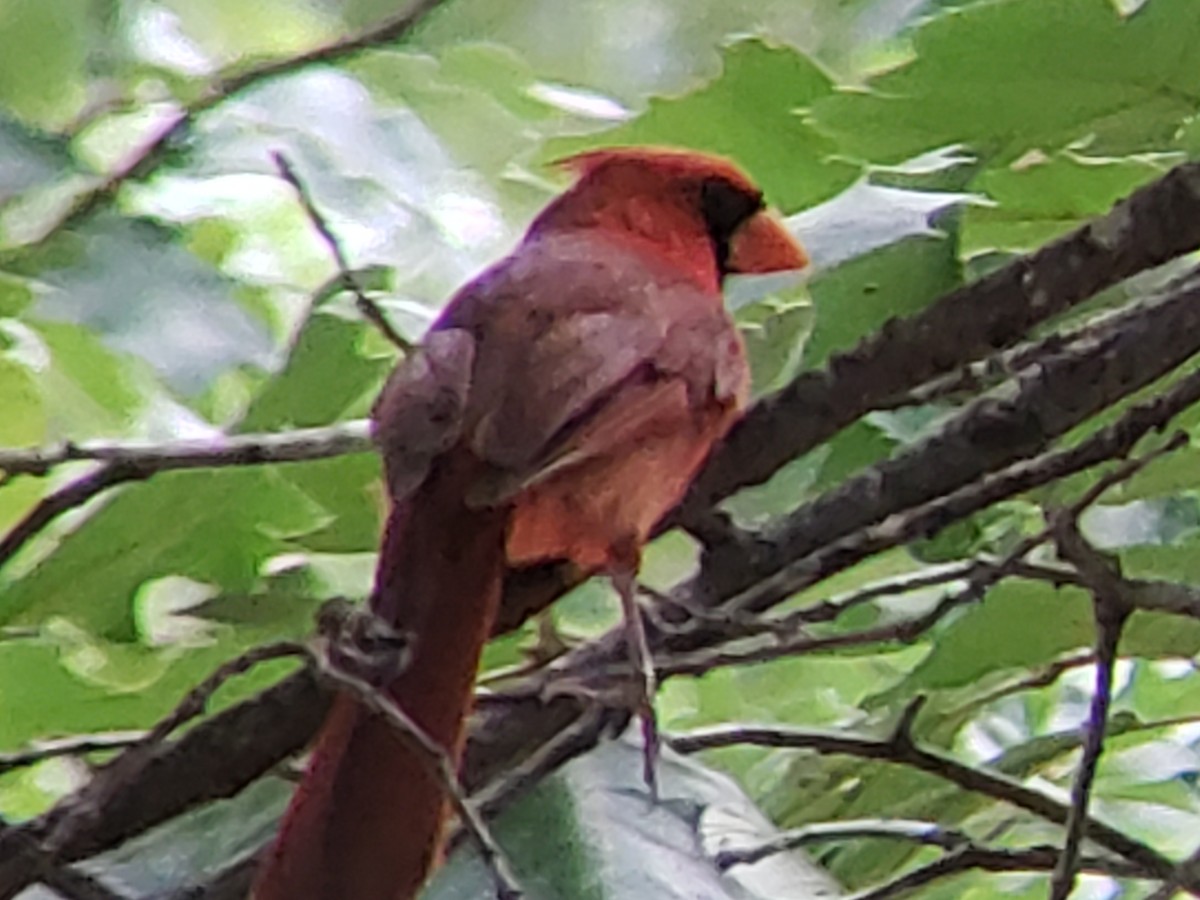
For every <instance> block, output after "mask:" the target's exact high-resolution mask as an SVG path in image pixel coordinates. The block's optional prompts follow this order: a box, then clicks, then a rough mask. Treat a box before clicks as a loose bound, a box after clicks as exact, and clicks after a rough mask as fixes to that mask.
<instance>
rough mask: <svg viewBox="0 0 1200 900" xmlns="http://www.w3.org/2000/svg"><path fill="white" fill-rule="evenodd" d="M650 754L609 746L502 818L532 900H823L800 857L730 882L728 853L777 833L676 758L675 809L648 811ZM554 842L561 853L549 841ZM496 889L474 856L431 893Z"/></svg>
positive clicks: (627, 745) (671, 767)
mask: <svg viewBox="0 0 1200 900" xmlns="http://www.w3.org/2000/svg"><path fill="white" fill-rule="evenodd" d="M640 759H641V750H640V749H639V748H638V747H636V746H634V744H633V743H632V742H631V741H628V740H622V741H607V742H603V743H601V744H600V745H599V746H598V747H597V748H596V749H595V750H592V751H591V752H589V753H588V754H586V755H584V756H582V757H579V758H577V759H575V760H573V761H572V762H571V763H569V764H568V765H567V766H566V767H565V768H564V769H563V770H561V771H560V772H559V773H556V774H555V775H553V776H551V777H550V778H549V779H547V780H546V781H544V782H543V783H542V784H540V785H539V786H538V787H537V788H536V789H535V790H534V791H532V792H531V793H530V794H529V795H528V796H527V797H525V798H523V799H522V800H520V801H518V803H517V804H515V805H514V806H513V808H512V809H510V810H508V811H507V812H505V813H504V815H503V816H501V818H500V820H499V822H498V823H497V825H496V837H497V840H498V841H499V842H500V843H501V845H502V846H504V848H505V849H506V851H507V852H508V854H509V858H510V859H511V860H512V862H513V864H514V866H515V868H516V875H517V878H518V880H519V881H520V883H521V887H522V888H523V889H524V890H525V891H526V892H527V894H528V896H529V897H530V898H531V900H553V898H560V897H571V898H596V900H601V898H605V900H642V898H646V897H654V898H660V900H672V898H679V900H685V898H686V900H733V898H738V900H767V898H772V900H813V898H816V897H825V896H834V894H835V886H834V884H833V881H832V880H831V879H830V878H829V876H828V875H826V874H825V873H824V872H823V871H822V870H821V869H820V868H819V867H818V866H816V865H815V864H813V863H812V862H811V861H809V860H808V858H807V857H806V856H805V855H804V854H802V853H797V852H792V853H783V854H778V855H774V856H772V857H770V858H769V859H768V860H765V861H764V862H761V863H758V864H756V865H754V866H744V867H743V866H739V867H736V868H735V869H733V870H731V871H730V872H728V873H724V874H723V873H720V872H719V871H718V870H717V869H716V867H715V866H714V865H713V863H712V859H713V856H714V855H715V854H716V852H717V851H718V850H719V849H722V848H727V847H733V846H737V847H742V846H747V845H749V844H750V843H752V842H755V841H761V840H765V839H767V838H769V837H770V836H771V835H773V834H774V833H775V830H774V828H773V827H772V826H771V824H770V822H768V821H767V820H766V818H765V817H764V816H763V815H762V813H760V812H759V811H758V810H757V809H756V808H755V807H754V805H753V804H752V803H750V801H749V800H748V799H747V798H746V797H745V795H744V794H743V793H742V792H741V791H740V790H739V789H738V788H737V787H736V786H735V785H734V784H733V783H731V782H730V781H729V780H728V779H727V778H725V777H724V776H722V775H719V774H717V773H715V772H713V771H711V770H709V769H707V768H705V767H704V766H702V765H700V764H699V763H697V762H696V761H694V760H689V759H684V758H680V757H678V756H677V755H675V754H673V753H671V752H670V751H669V750H668V751H666V752H665V753H664V755H663V757H662V759H661V762H660V770H659V775H660V781H661V785H662V794H663V797H664V799H663V801H661V802H660V803H658V804H653V805H647V803H646V794H645V785H644V784H642V782H641V774H640V773H641V766H640ZM548 841H549V843H547V842H548ZM493 890H494V887H493V885H492V882H491V878H490V876H489V874H488V872H487V870H486V869H485V868H484V867H483V865H482V864H481V863H480V861H479V860H478V858H477V857H476V855H475V854H474V853H473V851H472V848H470V847H469V846H464V847H463V849H462V850H459V851H457V852H456V853H455V854H454V855H453V856H452V857H451V858H450V860H449V862H448V863H447V865H446V866H445V867H444V868H443V869H441V870H440V871H439V872H438V873H437V875H436V876H435V877H434V879H433V881H432V883H431V884H430V885H429V887H428V888H426V890H425V891H424V892H423V893H422V894H421V896H422V898H424V900H449V898H458V897H483V896H487V895H488V894H489V892H491V891H493Z"/></svg>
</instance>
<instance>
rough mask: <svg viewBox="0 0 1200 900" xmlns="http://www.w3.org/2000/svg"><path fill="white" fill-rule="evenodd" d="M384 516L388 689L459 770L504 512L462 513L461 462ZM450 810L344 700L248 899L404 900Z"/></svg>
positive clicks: (377, 606)
mask: <svg viewBox="0 0 1200 900" xmlns="http://www.w3.org/2000/svg"><path fill="white" fill-rule="evenodd" d="M441 462H442V463H445V465H439V466H438V470H437V471H435V472H434V473H433V474H432V475H431V477H430V478H429V480H428V481H427V482H426V483H425V485H423V486H422V487H421V488H420V489H419V491H418V492H417V494H416V495H415V496H413V497H412V498H410V499H409V500H407V501H405V502H404V503H403V504H401V505H398V506H396V507H395V508H393V509H392V511H391V514H390V515H389V517H388V522H387V528H386V530H385V532H384V537H383V545H382V548H381V550H380V555H379V568H378V571H377V573H376V594H375V600H374V610H375V612H376V614H377V615H379V616H380V617H381V618H383V619H385V620H386V621H388V622H389V623H391V624H393V625H395V626H397V627H399V628H401V629H404V630H405V631H407V632H409V633H410V634H411V635H412V642H413V644H412V657H411V660H410V663H409V666H408V667H407V668H406V669H405V671H404V672H403V674H402V675H401V676H400V677H399V678H398V679H397V680H396V681H395V682H394V683H393V684H392V685H391V686H390V688H389V693H390V694H391V696H392V698H393V699H394V700H395V701H396V702H397V703H398V704H399V705H400V707H401V708H402V709H403V710H404V711H405V712H406V713H408V715H409V716H410V717H411V718H412V719H413V720H414V721H415V722H416V723H417V724H418V725H419V726H420V727H421V728H422V729H423V730H424V731H425V733H426V734H428V735H429V736H430V737H432V738H433V739H434V740H435V741H437V742H438V743H439V744H440V745H441V746H443V747H444V748H446V749H447V751H448V752H449V753H450V755H451V758H452V759H453V760H454V761H455V762H456V763H457V761H458V759H459V756H460V754H461V751H462V744H463V739H464V731H465V722H466V717H467V714H468V712H469V711H470V705H471V695H472V687H473V684H474V680H475V673H476V669H477V667H478V663H479V655H480V652H481V651H482V649H483V645H484V643H485V642H486V641H487V639H488V636H489V635H490V633H491V630H492V624H493V622H494V620H495V618H496V612H497V608H498V606H499V602H500V589H501V578H502V575H503V565H504V530H505V516H504V513H503V512H502V511H500V510H477V509H469V508H468V507H467V505H466V503H465V501H464V499H463V498H464V495H465V490H464V489H463V488H464V487H465V485H466V483H467V481H468V479H469V477H470V470H469V465H464V464H460V463H462V462H463V461H462V460H461V459H457V460H456V459H454V458H447V459H443V460H442V461H441ZM446 814H447V803H446V798H445V796H444V793H443V791H442V788H441V786H440V785H439V783H438V781H437V780H436V779H435V778H433V777H431V775H430V774H429V772H428V769H427V767H426V765H424V764H423V763H422V760H421V759H420V758H419V757H418V756H417V755H416V754H414V753H413V752H412V751H410V750H409V749H407V747H406V746H405V744H404V743H403V741H402V740H401V738H399V737H398V736H397V735H396V733H395V732H394V731H393V729H392V727H391V726H390V725H388V724H387V723H386V722H384V721H383V720H382V719H380V718H378V717H377V716H373V715H371V714H369V713H368V712H366V711H365V710H363V708H362V707H360V706H359V705H358V704H357V703H356V702H355V701H354V700H352V699H350V698H349V697H347V696H344V695H343V696H339V697H338V698H337V699H336V700H335V702H334V705H333V708H332V710H331V712H330V713H329V717H328V719H327V720H326V721H325V724H324V726H323V728H322V730H321V733H320V735H319V736H318V738H317V743H316V746H315V749H314V751H313V755H312V760H311V762H310V763H309V767H308V771H307V772H306V774H305V776H304V780H303V782H302V783H301V784H300V787H299V788H298V789H297V791H296V795H295V797H294V798H293V800H292V805H291V807H290V808H289V810H288V813H287V816H286V817H285V818H284V823H283V827H282V829H281V831H280V835H279V838H278V840H277V842H276V844H275V846H274V847H273V848H272V851H271V855H270V857H269V859H268V860H267V861H266V862H265V864H264V865H263V867H262V869H261V870H260V872H259V875H258V879H257V882H256V885H255V889H254V893H253V894H252V896H253V898H254V900H335V898H337V900H408V898H411V897H414V896H416V894H417V892H418V890H419V889H420V887H421V885H422V883H423V882H424V881H425V878H426V876H427V875H428V873H429V871H430V869H431V868H432V867H433V865H434V864H435V862H436V861H437V857H438V854H439V852H440V848H441V843H442V831H443V826H444V824H445V819H446Z"/></svg>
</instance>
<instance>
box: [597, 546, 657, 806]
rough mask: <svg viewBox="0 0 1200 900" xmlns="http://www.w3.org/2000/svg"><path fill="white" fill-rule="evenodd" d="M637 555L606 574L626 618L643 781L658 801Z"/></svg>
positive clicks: (650, 666)
mask: <svg viewBox="0 0 1200 900" xmlns="http://www.w3.org/2000/svg"><path fill="white" fill-rule="evenodd" d="M637 571H638V567H637V554H636V552H635V553H633V554H621V555H620V557H619V558H618V559H616V560H614V563H613V565H612V567H611V569H610V570H609V578H611V579H612V584H613V587H614V588H615V589H616V591H617V595H618V596H619V597H620V598H621V611H622V612H623V613H624V615H625V643H626V645H627V647H628V648H629V661H630V663H631V664H632V666H633V672H634V679H633V688H634V695H633V700H634V702H633V708H634V711H635V712H636V713H637V715H638V717H639V718H640V719H641V720H642V747H643V752H642V778H643V779H644V780H645V782H646V787H647V789H648V790H649V791H650V799H651V800H657V799H658V755H659V735H658V717H657V716H656V715H655V713H654V694H655V692H656V690H657V679H656V678H655V675H654V660H653V659H652V658H651V655H650V642H649V640H647V638H646V625H645V622H644V621H643V620H642V612H641V609H640V608H639V607H638V603H637Z"/></svg>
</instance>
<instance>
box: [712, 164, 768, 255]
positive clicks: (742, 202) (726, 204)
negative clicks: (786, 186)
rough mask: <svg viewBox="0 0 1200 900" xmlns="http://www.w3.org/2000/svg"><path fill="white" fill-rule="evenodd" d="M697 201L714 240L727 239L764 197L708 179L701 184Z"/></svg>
mask: <svg viewBox="0 0 1200 900" xmlns="http://www.w3.org/2000/svg"><path fill="white" fill-rule="evenodd" d="M700 204H701V209H702V210H703V212H704V220H705V221H706V222H707V223H708V230H709V232H710V233H711V234H712V236H713V238H714V240H718V241H727V240H729V238H730V236H731V235H732V234H733V233H734V231H736V230H737V227H738V226H739V225H741V224H742V223H743V222H744V221H746V220H747V219H748V218H750V217H751V216H752V215H754V213H756V212H758V211H759V210H760V209H762V205H763V199H762V194H759V193H748V192H747V191H745V190H744V189H742V188H739V187H737V186H735V185H732V184H730V183H729V182H728V181H725V180H723V179H720V178H711V179H709V180H708V181H706V182H704V183H703V184H702V185H701V186H700Z"/></svg>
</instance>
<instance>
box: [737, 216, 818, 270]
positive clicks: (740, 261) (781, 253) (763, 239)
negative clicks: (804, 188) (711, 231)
mask: <svg viewBox="0 0 1200 900" xmlns="http://www.w3.org/2000/svg"><path fill="white" fill-rule="evenodd" d="M807 265H808V254H807V253H805V252H804V248H803V247H801V246H800V244H799V242H798V241H797V240H796V239H795V238H794V237H792V235H791V233H790V232H789V231H788V230H787V228H786V227H784V224H783V221H782V220H781V219H780V218H779V217H778V216H776V215H775V214H774V213H772V212H770V211H768V210H765V209H764V210H761V211H760V212H757V213H755V214H754V215H753V216H751V217H750V218H749V219H747V220H746V221H745V222H743V223H742V224H741V225H740V226H739V227H738V229H737V230H736V231H735V232H734V233H733V237H731V238H730V240H729V259H728V260H726V262H725V267H726V268H727V269H728V270H729V271H730V272H734V273H737V274H739V275H765V274H767V273H768V272H787V271H790V270H792V269H803V268H804V267H805V266H807Z"/></svg>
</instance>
